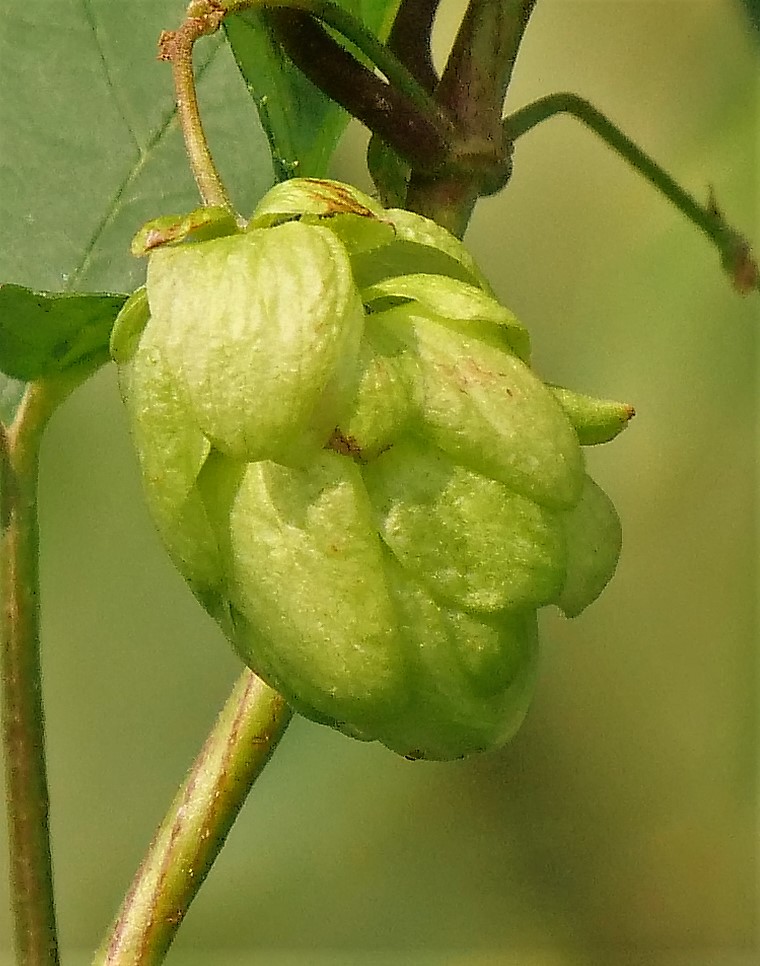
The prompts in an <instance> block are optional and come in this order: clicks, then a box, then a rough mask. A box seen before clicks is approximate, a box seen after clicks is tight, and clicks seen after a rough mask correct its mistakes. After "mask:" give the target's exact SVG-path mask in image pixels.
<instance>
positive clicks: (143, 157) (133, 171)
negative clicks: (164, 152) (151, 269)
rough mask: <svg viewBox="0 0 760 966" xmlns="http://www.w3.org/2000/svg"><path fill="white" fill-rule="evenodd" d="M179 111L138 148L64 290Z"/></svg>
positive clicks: (75, 277)
mask: <svg viewBox="0 0 760 966" xmlns="http://www.w3.org/2000/svg"><path fill="white" fill-rule="evenodd" d="M84 2H85V3H89V0H84ZM220 46H221V45H217V47H216V48H215V50H214V51H213V53H211V55H210V56H209V58H208V60H207V61H206V62H205V63H203V64H201V65H200V66H199V67H198V69H197V71H196V79H197V81H198V82H200V80H201V78H202V77H203V75H204V74H205V73H206V71H207V70H208V69H209V67H210V66H211V64H212V63H213V61H214V60H215V58H216V55H217V53H218V52H219V49H220ZM176 114H177V108H176V105H174V104H172V108H171V110H170V111H169V112H168V113H167V114H166V116H165V117H164V119H163V121H161V122H160V124H159V125H158V126H157V127H156V129H155V131H154V132H153V134H152V135H151V136H150V138H149V139H148V143H147V145H146V146H145V148H144V149H139V147H138V150H139V157H138V160H137V161H136V163H135V164H134V165H133V166H132V167H131V168H130V170H129V171H128V172H127V174H126V176H125V177H124V179H123V180H122V182H121V184H120V185H119V186H118V187H117V188H116V191H115V192H114V195H113V198H112V200H111V203H110V205H109V206H108V207H107V209H106V211H105V212H104V214H103V217H102V218H101V219H100V221H99V222H98V224H97V225H96V226H95V230H94V232H93V234H92V237H91V238H90V240H89V242H88V243H87V245H86V246H85V248H84V251H83V253H82V258H81V260H80V262H79V265H78V266H77V267H76V268H75V269H74V271H73V272H72V273H71V275H70V276H69V278H68V281H67V283H66V287H65V289H64V291H72V290H73V289H75V288H76V286H77V284H78V283H79V280H80V279H81V278H82V276H83V275H84V274H85V272H86V271H87V269H88V268H89V266H90V262H91V261H92V256H93V254H94V253H95V251H96V249H97V247H98V241H99V240H100V238H101V236H102V235H103V233H104V232H105V230H106V229H107V228H108V226H109V225H111V224H112V223H113V221H114V220H115V219H116V217H117V215H118V213H119V210H120V204H119V203H120V201H121V199H122V197H123V196H124V194H125V193H126V191H127V190H128V189H129V188H130V186H131V185H132V184H134V182H135V181H136V180H137V178H138V177H139V176H140V173H141V172H142V170H143V168H144V167H145V165H146V164H147V163H148V161H149V160H150V158H151V156H152V153H153V151H154V150H155V149H156V148H157V147H158V145H159V144H160V143H161V141H162V140H163V138H164V137H165V136H166V134H167V132H168V131H169V128H170V127H171V124H172V121H173V120H174V118H175V117H176Z"/></svg>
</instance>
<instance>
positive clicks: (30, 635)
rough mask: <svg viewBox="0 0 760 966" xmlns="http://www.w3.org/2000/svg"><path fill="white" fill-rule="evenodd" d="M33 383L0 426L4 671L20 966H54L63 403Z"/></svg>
mask: <svg viewBox="0 0 760 966" xmlns="http://www.w3.org/2000/svg"><path fill="white" fill-rule="evenodd" d="M60 398H61V397H60V395H59V394H58V393H57V392H56V387H55V386H53V385H50V384H45V383H33V384H31V385H30V386H29V387H28V388H27V390H26V392H25V394H24V397H23V399H22V402H21V406H20V407H19V410H18V413H17V415H16V418H15V419H14V421H13V423H12V424H11V425H10V426H8V427H6V426H3V425H2V424H0V522H1V523H2V534H1V536H0V588H1V589H2V613H1V614H0V645H1V647H2V650H1V652H0V677H1V678H2V698H3V700H2V737H3V751H4V758H5V776H6V801H7V814H8V848H9V853H10V885H11V904H12V909H13V920H14V935H15V947H16V961H17V963H18V964H19V966H58V963H59V957H58V942H57V937H56V921H55V905H54V899H53V868H52V860H51V854H50V833H49V822H48V812H49V807H48V784H47V771H46V764H45V724H44V714H43V706H42V674H41V668H40V602H39V560H38V556H39V528H38V520H37V489H38V487H37V480H38V465H39V449H40V441H41V438H42V433H43V430H44V428H45V425H46V424H47V421H48V419H49V417H50V415H51V413H52V412H53V410H54V408H55V406H56V405H57V403H58V402H59V401H60Z"/></svg>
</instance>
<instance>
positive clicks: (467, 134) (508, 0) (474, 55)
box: [406, 0, 537, 238]
mask: <svg viewBox="0 0 760 966" xmlns="http://www.w3.org/2000/svg"><path fill="white" fill-rule="evenodd" d="M536 2H537V0H470V3H469V5H468V7H467V11H466V13H465V15H464V18H463V20H462V23H461V25H460V28H459V31H458V33H457V37H456V40H455V41H454V46H453V47H452V49H451V53H450V54H449V58H448V61H447V63H446V67H445V69H444V71H443V75H442V76H441V80H440V83H439V84H438V87H437V89H436V92H435V99H436V101H437V103H438V104H439V105H440V107H441V109H442V110H443V111H444V112H445V113H446V115H447V116H449V117H451V119H452V121H453V123H454V125H455V128H456V132H457V136H456V140H455V142H454V149H453V151H452V152H451V154H450V157H449V159H448V162H447V164H446V166H445V167H444V168H442V169H441V170H439V171H434V172H432V173H430V172H427V171H424V170H412V176H411V178H410V181H409V189H408V192H407V199H406V206H407V207H408V208H411V209H412V210H414V211H417V212H419V213H420V214H423V215H426V216H427V217H428V218H432V219H433V220H434V221H437V222H438V223H439V224H440V225H443V226H444V227H445V228H448V230H449V231H451V232H452V233H453V234H455V235H457V236H458V237H460V238H461V237H462V235H463V234H464V232H465V229H466V228H467V225H468V223H469V220H470V217H471V215H472V212H473V209H474V207H475V203H476V202H477V200H478V198H480V197H482V196H483V195H489V194H494V193H495V192H497V191H500V190H501V189H502V188H503V187H504V186H505V185H506V183H507V181H508V180H509V177H510V174H511V172H512V159H511V144H510V142H509V141H508V139H507V138H506V137H505V135H504V131H503V129H502V125H501V114H502V106H503V103H504V97H505V95H506V92H507V88H508V86H509V83H510V81H511V78H512V74H513V72H514V67H515V63H516V61H517V56H518V53H519V50H520V45H521V43H522V41H523V37H524V35H525V31H526V29H527V27H528V21H529V19H530V15H531V13H532V12H533V8H534V7H535V5H536Z"/></svg>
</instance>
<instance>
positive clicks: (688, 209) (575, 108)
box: [503, 92, 760, 293]
mask: <svg viewBox="0 0 760 966" xmlns="http://www.w3.org/2000/svg"><path fill="white" fill-rule="evenodd" d="M558 114H570V115H572V116H573V117H575V118H577V119H578V120H579V121H581V122H582V123H583V124H585V125H586V126H587V127H589V128H590V129H591V130H592V131H593V132H594V133H595V134H597V135H598V136H599V137H600V138H601V139H602V140H603V141H604V142H605V143H606V144H608V145H609V146H610V147H611V148H613V150H615V151H617V153H618V154H619V155H621V157H623V158H624V159H625V160H626V161H627V162H628V163H629V164H630V165H631V166H632V167H634V168H635V169H636V170H637V171H638V172H640V173H641V174H642V175H643V176H644V177H645V178H646V179H647V181H649V182H650V184H652V185H654V187H655V188H657V190H658V191H659V192H660V193H661V194H663V195H664V196H665V197H666V198H667V199H668V200H669V201H671V202H672V203H673V204H674V205H675V206H676V208H678V210H679V211H680V212H682V213H683V214H684V215H685V216H686V217H687V218H688V219H689V221H691V222H692V224H694V225H696V226H697V228H699V229H700V230H701V231H702V232H704V234H705V235H707V237H708V238H709V239H710V240H711V241H712V242H713V244H714V245H715V246H716V247H717V249H718V251H719V252H720V255H721V259H722V262H723V266H724V268H725V269H726V271H727V272H728V274H729V276H730V277H731V279H732V281H733V284H734V286H735V288H736V289H737V290H738V291H739V292H742V293H747V292H749V291H751V290H752V289H759V288H760V272H759V271H758V266H757V264H756V262H755V261H754V259H753V258H752V253H751V250H750V247H749V244H748V242H747V241H746V240H745V239H744V238H743V237H742V236H741V235H740V234H739V233H738V232H737V231H735V230H734V229H733V228H731V227H730V226H729V225H728V224H727V223H726V221H725V218H724V217H723V214H722V213H721V211H720V210H719V209H718V207H717V205H716V203H715V200H714V199H713V198H711V199H710V201H709V202H708V204H707V205H701V204H700V203H699V202H698V201H697V200H696V199H695V198H694V197H692V195H690V194H689V193H688V192H687V191H685V190H684V189H683V188H682V187H681V186H680V185H679V184H678V183H677V182H676V181H674V179H673V178H672V177H671V176H670V175H669V174H668V173H667V171H665V169H664V168H662V167H661V166H660V165H659V164H657V162H656V161H654V160H653V159H652V158H651V157H650V156H649V155H648V154H646V153H645V152H644V151H642V150H641V148H640V147H639V146H638V145H637V144H635V143H634V142H633V141H632V140H631V139H630V138H629V137H628V136H627V135H626V134H624V133H623V131H621V130H620V128H619V127H617V126H616V125H615V124H613V123H612V121H610V119H609V118H608V117H607V116H606V115H605V114H602V112H601V111H599V110H597V108H595V107H594V106H593V105H592V104H590V103H589V102H588V101H587V100H585V99H584V98H582V97H580V96H579V95H577V94H572V93H567V92H559V93H556V94H549V95H548V96H547V97H542V98H539V100H537V101H534V102H533V103H531V104H527V105H526V106H525V107H523V108H520V110H519V111H515V112H514V114H510V115H509V116H508V117H506V118H505V119H504V122H503V123H504V132H505V135H506V137H507V138H508V139H509V140H510V141H516V140H517V139H518V138H520V137H522V135H523V134H527V132H528V131H531V130H532V129H533V128H534V127H536V125H538V124H541V123H542V122H543V121H546V120H548V119H549V118H551V117H555V116H556V115H558Z"/></svg>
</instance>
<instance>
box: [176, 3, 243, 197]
mask: <svg viewBox="0 0 760 966" xmlns="http://www.w3.org/2000/svg"><path fill="white" fill-rule="evenodd" d="M198 6H199V5H198V4H191V5H190V7H189V8H188V16H187V18H186V20H185V21H184V23H183V24H182V26H181V27H180V28H179V30H175V31H164V33H162V34H161V37H160V38H159V42H158V49H159V57H160V59H161V60H168V61H170V62H171V65H172V75H173V77H174V92H175V97H176V100H177V115H178V117H179V122H180V126H181V128H182V135H183V137H184V139H185V147H186V150H187V156H188V159H189V161H190V168H191V170H192V172H193V177H194V178H195V183H196V184H197V185H198V191H199V192H200V196H201V198H202V199H203V204H204V205H208V206H217V207H221V208H229V209H230V210H232V203H231V202H230V199H229V196H228V195H227V191H226V189H225V187H224V184H223V183H222V179H221V177H220V175H219V172H218V170H217V167H216V165H215V163H214V159H213V157H212V156H211V151H210V149H209V146H208V141H207V140H206V135H205V133H204V130H203V124H202V122H201V115H200V109H199V107H198V95H197V92H196V88H195V76H194V74H193V47H194V45H195V42H196V40H198V39H199V38H200V37H205V36H208V35H209V34H213V33H214V32H215V31H217V30H218V29H219V25H220V24H221V22H222V18H223V16H224V13H223V11H221V10H219V9H217V8H216V7H215V5H211V4H209V5H208V10H205V9H204V10H203V11H201V13H202V15H201V16H198V15H197V11H196V8H197V7H198Z"/></svg>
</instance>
